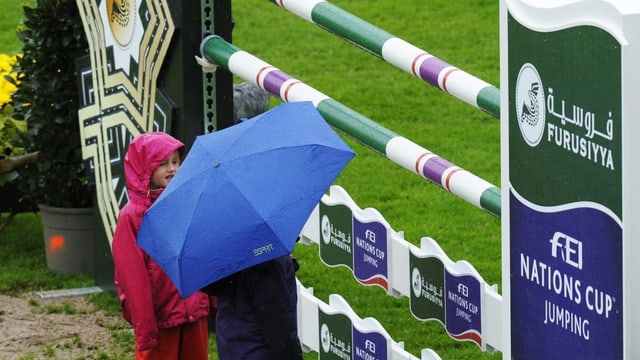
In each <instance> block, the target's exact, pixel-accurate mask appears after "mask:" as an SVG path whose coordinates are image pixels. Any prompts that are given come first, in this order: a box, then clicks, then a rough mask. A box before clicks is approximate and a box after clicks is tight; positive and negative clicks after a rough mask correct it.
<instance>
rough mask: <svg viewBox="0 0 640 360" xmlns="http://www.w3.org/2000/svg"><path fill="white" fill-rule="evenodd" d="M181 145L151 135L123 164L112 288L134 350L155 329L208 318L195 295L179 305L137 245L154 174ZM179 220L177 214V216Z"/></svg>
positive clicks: (151, 342)
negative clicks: (124, 200) (122, 197)
mask: <svg viewBox="0 0 640 360" xmlns="http://www.w3.org/2000/svg"><path fill="white" fill-rule="evenodd" d="M175 150H180V151H181V152H182V153H183V154H181V155H184V144H182V143H181V142H180V141H178V140H176V139H174V138H173V137H171V136H169V135H167V134H165V133H161V132H150V133H145V134H143V135H141V136H139V137H137V138H135V139H134V140H133V141H132V142H131V144H130V145H129V149H128V151H127V154H126V155H125V158H124V172H125V179H126V182H127V191H128V194H129V202H128V203H127V204H126V205H125V206H124V207H123V208H122V209H121V210H120V214H119V215H118V223H117V226H116V231H115V234H114V236H113V244H112V250H113V261H114V264H115V285H116V289H117V291H118V296H119V298H120V302H121V304H122V315H123V317H124V319H125V320H127V321H128V322H129V323H131V325H133V328H134V331H135V337H136V345H137V348H138V350H141V351H142V350H146V349H149V348H153V347H155V346H156V345H157V343H158V340H157V336H158V329H159V328H161V329H164V328H170V327H174V326H178V325H182V324H185V323H188V322H193V321H196V320H198V319H200V318H202V317H204V316H207V315H208V314H209V297H208V296H207V295H206V294H205V293H203V292H201V291H198V292H196V293H194V294H193V295H190V296H189V297H187V298H186V299H183V298H182V297H181V296H180V293H178V290H177V289H176V287H175V285H174V284H173V282H171V280H170V279H169V277H168V276H167V275H166V274H165V273H164V271H163V270H162V269H161V268H160V266H159V265H158V264H157V263H156V262H155V261H154V260H153V259H152V258H151V257H149V255H147V254H146V253H145V252H144V251H143V250H142V249H141V248H140V247H138V245H136V235H137V233H138V228H139V227H140V223H141V222H142V216H143V215H144V212H145V211H146V210H147V209H148V208H149V206H151V204H152V203H153V201H155V199H157V198H158V196H159V195H160V193H161V191H162V190H156V191H151V192H150V191H149V182H150V181H151V176H152V174H153V171H154V170H155V169H156V168H157V167H158V166H159V165H160V164H161V163H162V161H164V160H165V159H166V158H167V157H168V156H169V155H170V154H171V153H172V152H174V151H175ZM176 216H180V214H176Z"/></svg>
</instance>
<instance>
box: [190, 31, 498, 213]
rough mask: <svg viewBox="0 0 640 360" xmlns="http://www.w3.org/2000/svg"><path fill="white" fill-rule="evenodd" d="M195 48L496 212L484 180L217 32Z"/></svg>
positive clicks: (494, 194) (492, 194)
mask: <svg viewBox="0 0 640 360" xmlns="http://www.w3.org/2000/svg"><path fill="white" fill-rule="evenodd" d="M200 52H201V54H202V57H204V58H205V59H206V60H207V61H209V62H211V63H213V64H215V65H218V66H220V67H222V68H224V69H226V70H228V71H230V72H231V73H233V74H235V75H236V76H238V77H240V78H242V79H244V80H246V81H249V82H253V83H254V84H256V85H257V86H258V87H260V88H262V89H264V90H266V91H267V92H269V93H271V94H273V95H274V96H277V97H278V98H280V99H282V100H283V101H285V102H295V101H311V102H312V103H313V104H314V106H315V107H316V109H317V110H318V112H319V113H320V114H321V115H322V116H323V118H324V119H325V120H326V121H327V122H328V123H329V124H330V125H331V126H332V127H334V128H336V129H338V130H340V131H342V132H344V133H345V134H346V135H348V136H350V137H353V138H354V139H356V140H357V141H359V142H361V143H362V144H364V145H366V146H368V147H369V148H371V149H373V150H374V151H376V152H378V153H380V154H382V155H385V156H386V157H387V158H388V159H389V160H391V161H393V162H395V163H396V164H398V165H400V166H402V167H404V168H405V169H407V170H409V171H411V172H414V173H416V174H418V175H420V176H422V177H424V178H425V179H427V180H430V181H432V182H433V183H435V184H437V185H439V186H440V187H442V188H443V189H446V190H448V191H450V192H451V193H453V194H455V195H457V196H459V197H460V198H462V199H464V200H466V201H468V202H470V203H472V204H473V205H475V206H477V207H479V208H481V209H484V210H486V211H488V212H489V213H491V214H493V215H495V216H498V217H500V206H501V204H500V189H499V188H497V187H496V186H494V185H492V184H490V183H489V182H487V181H485V180H483V179H481V178H479V177H477V176H476V175H473V174H471V173H470V172H468V171H466V170H464V169H462V168H460V167H458V166H456V165H454V164H452V163H450V162H448V161H447V160H445V159H443V158H441V157H440V156H438V155H436V154H434V153H433V152H431V151H429V150H427V149H425V148H423V147H421V146H420V145H417V144H415V143H413V142H412V141H410V140H409V139H406V138H404V137H402V136H399V135H398V134H396V133H394V132H392V131H391V130H389V129H386V128H385V127H383V126H381V125H379V124H378V123H376V122H374V121H373V120H371V119H369V118H367V117H365V116H363V115H361V114H360V113H358V112H356V111H354V110H352V109H351V108H348V107H346V106H344V105H342V104H341V103H339V102H337V101H335V100H334V99H332V98H330V97H329V96H327V95H325V94H323V93H321V92H319V91H318V90H316V89H314V88H312V87H310V86H309V85H307V84H305V83H303V82H302V81H300V80H298V79H295V78H293V77H291V76H290V75H288V74H286V73H284V72H282V71H280V70H279V69H277V68H275V67H273V66H272V65H270V64H268V63H266V62H264V61H263V60H261V59H259V58H257V57H255V56H253V55H251V54H249V53H248V52H246V51H243V50H240V49H239V48H237V47H235V46H234V45H232V44H230V43H228V42H227V41H225V40H224V39H222V38H221V37H219V36H217V35H211V36H208V37H206V38H205V39H204V40H203V41H202V43H201V44H200Z"/></svg>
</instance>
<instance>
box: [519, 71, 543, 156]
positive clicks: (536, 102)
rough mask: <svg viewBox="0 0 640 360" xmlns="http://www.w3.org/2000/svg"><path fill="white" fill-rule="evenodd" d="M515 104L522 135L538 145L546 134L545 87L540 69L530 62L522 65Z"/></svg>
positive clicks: (530, 142) (532, 143) (530, 144)
mask: <svg viewBox="0 0 640 360" xmlns="http://www.w3.org/2000/svg"><path fill="white" fill-rule="evenodd" d="M515 106H516V116H517V120H518V125H519V126H520V132H521V133H522V137H523V138H524V140H525V141H526V142H527V144H529V146H531V147H534V146H537V145H538V144H539V143H540V140H542V135H543V134H544V125H545V115H546V111H545V110H546V109H545V100H544V87H543V86H542V79H540V75H539V74H538V71H537V70H536V68H535V67H534V66H533V65H531V64H529V63H527V64H524V65H522V67H521V68H520V73H519V74H518V80H517V82H516V104H515Z"/></svg>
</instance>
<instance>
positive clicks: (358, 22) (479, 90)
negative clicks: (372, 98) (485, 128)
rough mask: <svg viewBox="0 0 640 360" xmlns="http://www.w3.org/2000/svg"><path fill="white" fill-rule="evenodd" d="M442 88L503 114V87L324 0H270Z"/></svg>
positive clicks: (459, 97)
mask: <svg viewBox="0 0 640 360" xmlns="http://www.w3.org/2000/svg"><path fill="white" fill-rule="evenodd" d="M271 1H272V2H273V3H275V4H277V5H278V6H280V7H282V8H284V9H287V10H288V11H289V12H291V13H293V14H295V15H298V16H299V17H301V18H303V19H305V20H307V21H309V22H312V23H314V24H316V25H318V26H320V27H322V28H323V29H325V30H327V31H329V32H331V33H333V34H335V35H337V36H339V37H342V38H343V39H345V40H348V41H349V42H351V43H354V44H356V45H358V46H360V47H361V48H363V49H365V50H367V51H368V52H370V53H372V54H374V55H376V56H378V57H380V58H382V59H383V60H385V61H386V62H388V63H390V64H392V65H394V66H396V67H398V68H400V69H402V70H404V71H406V72H408V73H409V74H412V75H413V76H415V77H418V78H420V79H422V80H424V81H426V82H427V83H429V84H431V85H433V86H436V87H438V88H439V89H440V90H442V91H444V92H446V93H449V94H451V95H452V96H454V97H456V98H458V99H460V100H462V101H464V102H466V103H467V104H469V105H472V106H474V107H476V108H478V109H481V110H484V111H485V112H487V113H489V114H491V115H493V116H494V117H495V118H498V119H499V118H500V90H499V89H498V88H496V87H495V86H493V85H491V84H489V83H487V82H485V81H483V80H481V79H479V78H477V77H475V76H473V75H471V74H469V73H467V72H465V71H463V70H460V69H459V68H457V67H455V66H453V65H450V64H448V63H446V62H445V61H443V60H441V59H439V58H437V57H435V56H433V55H431V54H429V53H428V52H426V51H424V50H422V49H420V48H418V47H416V46H414V45H412V44H410V43H408V42H406V41H404V40H402V39H400V38H398V37H396V36H394V35H392V34H389V33H388V32H386V31H384V30H382V29H380V28H378V27H376V26H374V25H372V24H371V23H368V22H366V21H364V20H362V19H361V18H359V17H357V16H355V15H353V14H351V13H349V12H347V11H345V10H343V9H341V8H339V7H337V6H335V5H333V4H331V3H329V2H327V1H324V0H271Z"/></svg>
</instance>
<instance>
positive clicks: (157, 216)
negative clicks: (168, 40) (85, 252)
mask: <svg viewBox="0 0 640 360" xmlns="http://www.w3.org/2000/svg"><path fill="white" fill-rule="evenodd" d="M354 155H355V153H354V152H353V151H352V150H351V149H350V148H349V147H348V146H347V145H346V144H345V143H344V142H343V141H342V139H341V138H340V137H339V136H338V135H337V134H336V133H335V132H334V131H333V129H332V128H331V127H330V126H329V125H328V124H327V123H326V122H325V120H324V119H323V118H322V116H321V115H320V114H319V113H318V111H317V110H316V109H315V107H314V106H313V105H312V104H311V103H310V102H293V103H283V104H281V105H279V106H277V107H275V108H273V109H271V110H269V111H267V112H265V113H263V114H261V115H258V116H256V117H254V118H252V119H250V120H247V121H244V122H241V123H238V124H236V125H234V126H231V127H229V128H226V129H223V130H219V131H216V132H213V133H211V134H207V135H202V136H198V137H197V138H196V141H195V142H194V144H193V146H192V148H191V150H190V151H189V153H188V154H187V156H186V158H185V160H184V162H183V164H182V166H181V167H180V170H178V172H177V174H176V176H175V177H174V178H173V179H172V180H171V182H170V183H169V185H168V186H167V188H166V189H165V190H164V191H163V193H162V194H161V195H160V197H159V198H158V199H157V200H156V201H155V203H154V204H153V205H152V206H151V207H150V208H149V209H148V210H147V212H146V213H145V215H144V217H143V220H142V224H141V226H140V230H139V232H138V240H137V241H138V245H139V246H140V247H142V248H143V249H144V250H145V251H146V252H147V253H148V254H149V255H150V256H151V257H152V258H153V259H154V260H155V261H156V262H157V263H158V264H159V265H160V267H162V269H163V270H164V271H165V272H166V273H167V275H168V276H169V278H171V280H172V281H173V282H174V284H175V285H176V287H177V288H178V291H180V294H181V295H182V296H183V297H186V296H188V295H190V294H191V293H193V292H194V291H196V290H199V289H201V288H203V287H205V286H206V285H208V284H210V283H212V282H215V281H217V280H219V279H222V278H223V277H225V276H228V275H230V274H233V273H235V272H237V271H239V270H242V269H246V268H248V267H251V266H253V265H255V264H258V263H261V262H264V261H267V260H270V259H273V258H276V257H278V256H282V255H286V254H289V253H291V251H292V250H293V245H294V244H295V242H296V239H297V237H298V235H299V233H300V231H301V230H302V227H303V226H304V224H305V222H306V221H307V219H308V217H309V215H310V214H311V212H312V211H313V209H314V208H315V206H316V205H317V204H318V202H319V201H320V199H321V197H322V195H323V194H324V193H325V192H326V190H327V189H328V188H329V186H331V184H332V183H333V181H334V180H335V178H336V177H337V176H338V174H339V173H340V171H342V169H343V168H344V167H345V166H346V164H347V163H348V162H349V161H350V160H351V159H352V158H353V156H354Z"/></svg>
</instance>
